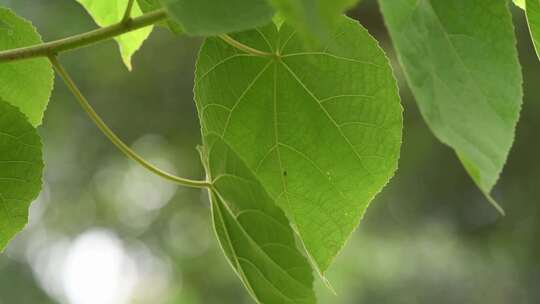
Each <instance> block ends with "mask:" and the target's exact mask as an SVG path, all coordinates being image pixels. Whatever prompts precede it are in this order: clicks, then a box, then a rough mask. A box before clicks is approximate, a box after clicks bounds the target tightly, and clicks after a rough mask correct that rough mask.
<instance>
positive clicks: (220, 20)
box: [162, 0, 274, 36]
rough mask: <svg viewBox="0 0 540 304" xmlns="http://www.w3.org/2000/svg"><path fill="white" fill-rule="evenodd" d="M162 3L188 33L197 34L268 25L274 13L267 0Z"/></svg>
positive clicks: (176, 1) (163, 0)
mask: <svg viewBox="0 0 540 304" xmlns="http://www.w3.org/2000/svg"><path fill="white" fill-rule="evenodd" d="M162 2H163V3H164V5H165V7H166V8H167V9H168V11H169V14H170V15H171V16H172V17H173V18H175V19H176V20H177V21H178V22H180V24H181V25H182V27H183V28H184V30H185V31H186V33H188V34H190V35H196V36H215V35H219V34H223V33H230V32H238V31H242V30H247V29H250V28H254V27H257V26H261V25H265V24H268V23H269V22H271V21H272V16H273V14H274V11H273V10H272V8H271V7H270V5H269V4H268V3H266V0H228V1H214V0H196V1H193V0H162Z"/></svg>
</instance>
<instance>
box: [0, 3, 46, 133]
mask: <svg viewBox="0 0 540 304" xmlns="http://www.w3.org/2000/svg"><path fill="white" fill-rule="evenodd" d="M41 42H42V41H41V37H40V35H39V34H38V33H37V32H36V29H35V28H34V27H33V26H32V24H31V23H30V22H28V21H26V20H24V19H23V18H21V17H18V16H17V15H15V14H14V13H13V12H12V11H11V10H9V9H6V8H2V7H0V51H2V50H8V49H15V48H20V47H25V46H29V45H35V44H40V43H41ZM53 80H54V75H53V70H52V67H51V64H50V63H49V61H48V60H47V59H44V58H37V59H29V60H24V61H17V62H6V63H0V99H3V100H4V101H6V102H8V103H10V104H12V105H14V106H16V107H17V108H19V110H20V111H21V112H23V113H24V114H25V115H26V116H27V117H28V119H29V121H30V123H31V124H32V125H33V126H38V125H40V124H41V121H42V119H43V113H44V112H45V109H46V107H47V103H48V102H49V98H50V96H51V91H52V88H53Z"/></svg>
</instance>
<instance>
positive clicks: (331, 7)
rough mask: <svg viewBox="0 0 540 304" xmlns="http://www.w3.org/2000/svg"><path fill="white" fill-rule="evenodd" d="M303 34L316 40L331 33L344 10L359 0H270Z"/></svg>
mask: <svg viewBox="0 0 540 304" xmlns="http://www.w3.org/2000/svg"><path fill="white" fill-rule="evenodd" d="M269 1H270V3H271V4H272V5H273V6H274V7H275V8H276V9H277V10H278V11H279V12H280V13H281V14H283V15H284V16H285V17H286V18H287V19H288V20H289V23H291V24H294V25H295V27H296V28H297V29H298V30H299V31H300V32H301V34H303V35H305V36H307V38H315V39H316V40H318V39H321V38H324V37H326V36H328V35H330V34H331V31H332V28H333V27H334V26H335V23H336V22H338V21H339V19H340V17H341V15H342V14H343V12H344V11H345V10H346V9H348V8H351V7H352V6H353V5H354V4H355V3H356V2H358V0H333V1H328V0H269Z"/></svg>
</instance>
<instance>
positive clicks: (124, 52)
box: [77, 0, 153, 70]
mask: <svg viewBox="0 0 540 304" xmlns="http://www.w3.org/2000/svg"><path fill="white" fill-rule="evenodd" d="M77 2H79V3H80V4H81V5H82V6H83V7H84V8H85V9H86V11H87V12H88V13H89V14H90V16H92V18H93V19H94V21H95V22H96V24H97V25H99V26H101V27H105V26H109V25H112V24H115V23H118V22H120V21H121V20H122V17H124V12H125V10H126V7H127V4H128V0H77ZM141 14H142V12H141V9H140V7H139V5H138V4H137V3H135V4H134V5H133V8H132V10H131V16H132V17H137V16H140V15H141ZM152 29H153V26H147V27H145V28H142V29H139V30H136V31H133V32H130V33H126V34H123V35H121V36H117V37H116V38H115V40H116V42H118V46H119V47H120V54H121V56H122V60H123V61H124V64H125V65H126V67H127V68H128V70H131V69H132V66H131V57H132V56H133V54H135V52H137V50H139V48H140V47H141V46H142V44H143V42H144V41H145V40H146V38H148V36H150V33H152Z"/></svg>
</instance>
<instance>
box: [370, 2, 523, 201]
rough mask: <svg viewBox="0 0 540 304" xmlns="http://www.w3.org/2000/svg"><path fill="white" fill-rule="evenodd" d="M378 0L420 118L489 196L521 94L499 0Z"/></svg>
mask: <svg viewBox="0 0 540 304" xmlns="http://www.w3.org/2000/svg"><path fill="white" fill-rule="evenodd" d="M379 2H380V4H381V9H382V12H383V16H384V19H385V22H386V24H387V28H388V30H389V31H390V36H391V38H392V41H393V43H394V46H395V48H396V51H397V54H398V58H399V60H400V63H401V66H402V67H403V70H404V72H405V75H406V78H407V80H408V83H409V85H410V87H411V89H412V91H413V93H414V95H415V97H416V101H417V103H418V106H419V107H420V110H421V112H422V115H423V117H424V119H425V121H426V122H427V124H428V126H429V127H430V128H431V130H432V131H433V133H434V134H435V136H436V137H437V138H438V139H439V140H440V141H441V142H443V143H445V144H447V145H449V146H450V147H452V148H453V149H454V150H455V152H456V153H457V156H458V157H459V159H460V160H461V162H462V163H463V165H464V167H465V169H466V170H467V172H468V173H469V174H470V175H471V177H472V179H473V180H474V181H475V183H476V184H477V185H478V186H479V188H480V189H481V190H482V192H484V193H485V194H486V195H487V196H488V199H490V197H489V192H490V191H491V189H492V188H493V186H494V185H495V183H496V181H497V179H498V177H499V174H500V172H501V171H502V168H503V166H504V163H505V161H506V158H507V156H508V153H509V151H510V147H511V146H512V142H513V139H514V129H515V126H516V123H517V121H518V118H519V110H520V106H521V100H522V88H521V85H522V78H521V71H520V65H519V62H518V59H517V51H516V39H515V37H514V31H513V25H512V20H511V16H510V12H509V9H508V3H507V1H500V0H475V1H470V0H453V1H434V0H420V1H409V0H379Z"/></svg>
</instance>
